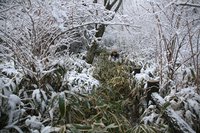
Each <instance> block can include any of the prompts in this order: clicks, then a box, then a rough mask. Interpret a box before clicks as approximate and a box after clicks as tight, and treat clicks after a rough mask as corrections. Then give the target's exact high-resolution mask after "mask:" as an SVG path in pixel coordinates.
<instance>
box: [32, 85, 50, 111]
mask: <svg viewBox="0 0 200 133" xmlns="http://www.w3.org/2000/svg"><path fill="white" fill-rule="evenodd" d="M32 98H33V99H34V101H35V102H36V103H37V104H39V105H40V106H41V110H42V111H44V110H45V108H46V101H47V96H46V94H45V92H44V91H43V90H40V89H35V90H34V91H33V94H32Z"/></svg>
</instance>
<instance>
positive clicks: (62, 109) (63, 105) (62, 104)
mask: <svg viewBox="0 0 200 133" xmlns="http://www.w3.org/2000/svg"><path fill="white" fill-rule="evenodd" d="M58 104H59V109H60V115H61V118H63V117H65V114H66V103H65V97H64V96H63V95H59V99H58Z"/></svg>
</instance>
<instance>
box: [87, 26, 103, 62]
mask: <svg viewBox="0 0 200 133" xmlns="http://www.w3.org/2000/svg"><path fill="white" fill-rule="evenodd" d="M105 29H106V26H105V25H103V24H102V25H100V26H99V28H98V29H97V31H98V32H97V33H96V34H95V37H96V38H101V37H102V36H103V34H104V32H105ZM98 46H99V44H98V43H97V41H96V40H94V41H93V42H92V45H91V47H90V48H89V50H88V52H87V55H86V62H87V63H89V64H92V62H93V60H94V57H95V54H96V50H97V48H98Z"/></svg>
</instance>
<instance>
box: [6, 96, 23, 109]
mask: <svg viewBox="0 0 200 133" xmlns="http://www.w3.org/2000/svg"><path fill="white" fill-rule="evenodd" d="M20 103H21V99H20V98H19V97H18V96H17V95H14V94H11V95H10V96H9V99H8V104H9V105H10V107H11V110H14V109H15V108H16V105H17V104H20Z"/></svg>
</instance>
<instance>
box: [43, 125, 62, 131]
mask: <svg viewBox="0 0 200 133" xmlns="http://www.w3.org/2000/svg"><path fill="white" fill-rule="evenodd" d="M59 130H60V128H57V127H51V126H46V127H45V128H43V129H42V130H41V133H51V132H59Z"/></svg>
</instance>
